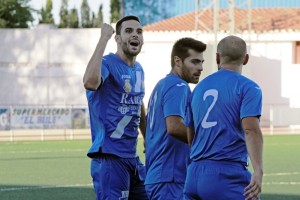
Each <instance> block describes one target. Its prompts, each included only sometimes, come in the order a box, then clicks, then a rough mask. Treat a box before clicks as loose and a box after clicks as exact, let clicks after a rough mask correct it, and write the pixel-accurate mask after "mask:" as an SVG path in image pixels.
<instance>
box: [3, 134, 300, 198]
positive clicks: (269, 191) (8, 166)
mask: <svg viewBox="0 0 300 200" xmlns="http://www.w3.org/2000/svg"><path fill="white" fill-rule="evenodd" d="M90 143H91V142H90V141H89V140H73V141H69V140H68V141H43V142H42V141H34V142H28V141H27V142H1V143H0V199H1V200H16V199H22V200H41V199H43V200H48V199H49V200H53V199H55V200H85V199H86V200H93V199H95V195H94V191H93V188H92V180H91V177H90V160H89V158H88V157H86V153H87V150H88V149H89V147H90ZM142 151H143V146H142V141H140V142H139V145H138V152H139V155H140V157H141V159H142V160H144V154H143V153H142ZM299 151H300V135H273V136H265V137H264V179H263V193H262V196H261V199H262V200H296V199H297V200H299V199H300V189H299V188H300V156H299Z"/></svg>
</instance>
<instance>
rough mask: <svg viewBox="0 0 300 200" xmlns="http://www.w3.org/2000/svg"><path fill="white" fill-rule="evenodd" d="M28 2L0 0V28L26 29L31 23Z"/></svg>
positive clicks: (30, 9)
mask: <svg viewBox="0 0 300 200" xmlns="http://www.w3.org/2000/svg"><path fill="white" fill-rule="evenodd" d="M28 1H29V0H0V28H28V27H29V25H28V23H30V22H33V17H32V14H31V11H34V10H33V9H32V8H31V7H30V6H29V5H28Z"/></svg>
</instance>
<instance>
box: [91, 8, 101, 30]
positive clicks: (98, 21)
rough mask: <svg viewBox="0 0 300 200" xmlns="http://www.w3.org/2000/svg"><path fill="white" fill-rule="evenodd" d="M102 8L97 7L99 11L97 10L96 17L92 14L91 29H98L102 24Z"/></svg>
mask: <svg viewBox="0 0 300 200" xmlns="http://www.w3.org/2000/svg"><path fill="white" fill-rule="evenodd" d="M102 9H103V6H102V4H100V6H99V10H98V16H97V17H95V15H94V13H93V18H92V22H93V27H94V28H100V27H101V26H102V24H103V11H102Z"/></svg>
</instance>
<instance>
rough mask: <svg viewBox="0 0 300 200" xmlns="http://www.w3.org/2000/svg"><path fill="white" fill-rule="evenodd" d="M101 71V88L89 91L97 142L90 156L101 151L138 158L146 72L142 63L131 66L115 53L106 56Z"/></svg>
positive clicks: (89, 103) (91, 118)
mask: <svg viewBox="0 0 300 200" xmlns="http://www.w3.org/2000/svg"><path fill="white" fill-rule="evenodd" d="M101 69H102V70H101V72H102V83H101V86H100V87H99V88H98V90H96V91H89V90H87V91H86V96H87V100H88V105H89V114H90V124H91V134H92V142H93V144H92V146H91V148H90V149H89V152H88V156H89V157H92V156H93V154H97V153H99V152H101V153H109V154H114V155H117V156H120V157H122V158H132V157H136V145H137V137H138V128H139V123H140V115H141V105H142V101H143V97H144V95H145V87H144V71H143V69H142V66H141V65H140V64H139V63H138V62H135V64H134V66H128V65H127V64H126V63H125V62H124V61H123V60H121V59H120V58H119V57H118V56H116V55H115V54H113V53H110V54H109V55H106V56H104V57H103V60H102V68H101Z"/></svg>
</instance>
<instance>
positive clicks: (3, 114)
mask: <svg viewBox="0 0 300 200" xmlns="http://www.w3.org/2000/svg"><path fill="white" fill-rule="evenodd" d="M9 129H10V112H9V108H0V130H9Z"/></svg>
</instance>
